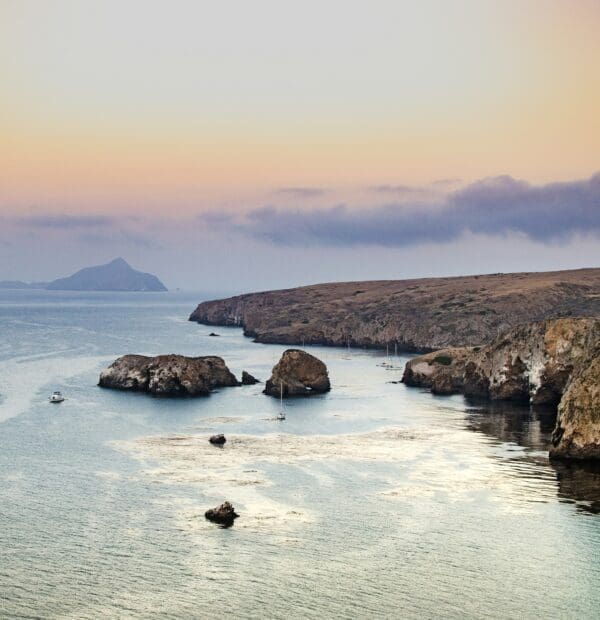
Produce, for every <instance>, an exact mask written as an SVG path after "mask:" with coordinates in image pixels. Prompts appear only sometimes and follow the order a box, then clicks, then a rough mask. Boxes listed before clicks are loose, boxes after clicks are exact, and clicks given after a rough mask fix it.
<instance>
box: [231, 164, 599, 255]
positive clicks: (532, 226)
mask: <svg viewBox="0 0 600 620" xmlns="http://www.w3.org/2000/svg"><path fill="white" fill-rule="evenodd" d="M223 225H224V226H227V227H228V228H229V229H230V230H231V229H233V230H237V231H238V232H241V233H243V234H245V235H247V236H251V237H254V238H257V239H261V240H263V241H268V242H270V243H273V244H278V245H286V246H309V245H320V246H328V245H329V246H352V245H359V244H366V245H377V246H385V247H402V246H410V245H416V244H421V243H428V242H434V243H435V242H447V241H451V240H454V239H457V238H459V237H461V236H462V235H463V234H465V233H474V234H486V235H492V236H498V235H500V236H501V235H507V234H513V233H517V234H521V235H524V236H526V237H528V238H530V239H533V240H536V241H540V242H546V243H547V242H552V241H559V240H565V239H567V238H568V237H570V236H572V235H573V234H576V233H583V234H585V233H589V234H595V235H598V234H600V173H598V174H596V175H595V176H593V177H591V178H590V179H587V180H581V181H572V182H568V183H550V184H547V185H541V186H534V185H531V184H529V183H527V182H525V181H519V180H516V179H513V178H512V177H510V176H499V177H492V178H487V179H483V180H481V181H477V182H476V183H473V184H471V185H468V186H466V187H464V188H462V189H459V190H456V191H453V192H450V193H448V194H446V195H444V196H443V197H442V198H438V199H437V200H435V201H432V202H430V203H427V204H423V203H419V202H417V201H415V202H414V203H411V202H410V201H409V200H407V201H404V202H399V203H394V204H387V205H383V206H375V207H371V208H357V209H350V208H347V207H345V206H343V205H337V206H333V207H329V208H320V209H311V210H308V211H307V210H296V211H289V210H285V209H281V208H276V207H265V208H262V209H256V210H253V211H250V212H249V213H247V214H246V215H245V216H242V217H241V218H240V219H238V220H235V221H230V220H227V221H225V222H223Z"/></svg>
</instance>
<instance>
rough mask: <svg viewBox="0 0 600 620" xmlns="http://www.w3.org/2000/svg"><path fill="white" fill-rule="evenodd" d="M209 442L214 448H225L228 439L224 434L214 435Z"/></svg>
mask: <svg viewBox="0 0 600 620" xmlns="http://www.w3.org/2000/svg"><path fill="white" fill-rule="evenodd" d="M208 441H209V442H210V443H212V444H213V446H223V445H225V442H226V441H227V439H226V438H225V435H223V433H219V434H218V435H212V436H211V437H210V439H209V440H208Z"/></svg>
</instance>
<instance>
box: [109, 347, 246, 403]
mask: <svg viewBox="0 0 600 620" xmlns="http://www.w3.org/2000/svg"><path fill="white" fill-rule="evenodd" d="M98 385H99V386H100V387H106V388H114V389H118V390H132V391H137V392H149V393H150V394H155V395H157V396H206V395H208V394H210V392H211V390H213V389H214V388H216V387H230V386H235V385H239V383H238V381H237V379H236V378H235V376H234V375H233V374H232V373H231V372H230V371H229V369H228V368H227V366H226V365H225V362H224V361H223V360H222V359H221V358H220V357H214V356H206V357H184V356H183V355H158V356H156V357H146V356H145V355H124V356H123V357H119V358H118V359H117V360H116V361H114V362H113V363H112V364H111V365H110V366H109V367H108V368H106V369H105V370H103V371H102V373H101V374H100V380H99V382H98Z"/></svg>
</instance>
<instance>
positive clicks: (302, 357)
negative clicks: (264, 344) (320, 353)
mask: <svg viewBox="0 0 600 620" xmlns="http://www.w3.org/2000/svg"><path fill="white" fill-rule="evenodd" d="M330 389H331V385H330V383H329V375H328V373H327V366H325V364H324V363H323V362H322V361H321V360H320V359H318V358H316V357H315V356H314V355H311V354H310V353H306V351H300V350H298V349H288V350H287V351H284V353H283V355H282V356H281V359H280V360H279V362H277V364H276V365H275V366H274V367H273V371H272V374H271V378H270V379H269V380H268V381H267V383H266V385H265V389H264V393H265V394H269V395H270V396H279V395H280V393H281V392H282V393H283V396H306V395H309V394H318V393H322V392H328V391H329V390H330Z"/></svg>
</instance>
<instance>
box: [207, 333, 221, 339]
mask: <svg viewBox="0 0 600 620" xmlns="http://www.w3.org/2000/svg"><path fill="white" fill-rule="evenodd" d="M208 335H209V336H212V337H213V338H215V337H216V338H218V337H219V336H220V335H221V334H215V332H210V334H208Z"/></svg>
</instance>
